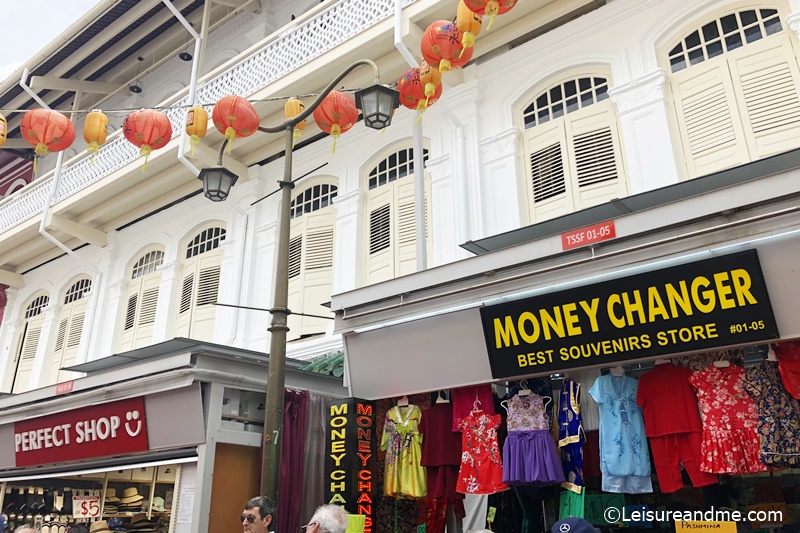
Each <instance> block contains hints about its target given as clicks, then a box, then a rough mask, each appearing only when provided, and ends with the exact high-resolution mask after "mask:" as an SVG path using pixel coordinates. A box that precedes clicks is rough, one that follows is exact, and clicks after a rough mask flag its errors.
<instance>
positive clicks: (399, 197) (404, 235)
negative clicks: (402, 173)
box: [393, 176, 417, 277]
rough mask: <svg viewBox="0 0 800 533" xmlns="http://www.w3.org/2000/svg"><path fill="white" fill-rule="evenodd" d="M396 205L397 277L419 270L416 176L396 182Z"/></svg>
mask: <svg viewBox="0 0 800 533" xmlns="http://www.w3.org/2000/svg"><path fill="white" fill-rule="evenodd" d="M393 186H394V187H396V189H397V192H396V199H395V205H396V206H397V207H396V212H397V219H396V224H395V225H394V226H395V228H397V230H396V232H395V233H394V235H393V237H395V242H397V249H396V251H395V256H396V259H395V277H399V276H405V275H406V274H413V273H414V272H416V271H417V239H416V236H417V221H416V216H415V213H416V210H415V209H414V176H409V177H408V179H404V180H402V181H400V182H397V183H396V184H393Z"/></svg>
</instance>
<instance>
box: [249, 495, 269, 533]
mask: <svg viewBox="0 0 800 533" xmlns="http://www.w3.org/2000/svg"><path fill="white" fill-rule="evenodd" d="M276 514H278V509H276V508H275V502H273V501H272V500H270V499H269V498H267V497H266V496H256V497H255V498H252V499H250V500H248V502H247V503H246V504H244V512H243V513H242V517H241V521H242V530H243V531H244V532H245V533H268V532H269V531H271V530H272V531H274V530H275V515H276Z"/></svg>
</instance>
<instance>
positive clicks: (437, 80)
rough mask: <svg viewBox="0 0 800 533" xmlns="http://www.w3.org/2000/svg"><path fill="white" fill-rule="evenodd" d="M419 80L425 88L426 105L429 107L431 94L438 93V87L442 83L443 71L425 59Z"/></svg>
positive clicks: (420, 68) (421, 66) (421, 65)
mask: <svg viewBox="0 0 800 533" xmlns="http://www.w3.org/2000/svg"><path fill="white" fill-rule="evenodd" d="M419 82H420V83H421V84H422V86H423V87H424V90H425V107H427V106H428V105H429V103H430V98H431V96H433V95H435V94H436V89H438V88H439V86H440V85H441V84H442V73H441V72H439V71H438V70H437V69H435V68H433V67H432V66H430V65H429V64H428V63H427V62H425V61H423V62H422V64H420V66H419Z"/></svg>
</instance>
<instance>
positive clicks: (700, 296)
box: [692, 276, 716, 313]
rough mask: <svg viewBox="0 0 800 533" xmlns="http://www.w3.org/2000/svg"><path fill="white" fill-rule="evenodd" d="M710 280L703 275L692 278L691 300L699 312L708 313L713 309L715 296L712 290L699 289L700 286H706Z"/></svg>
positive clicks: (709, 283)
mask: <svg viewBox="0 0 800 533" xmlns="http://www.w3.org/2000/svg"><path fill="white" fill-rule="evenodd" d="M709 285H711V282H710V281H709V280H708V278H707V277H705V276H697V277H696V278H694V279H693V280H692V301H693V302H694V306H695V307H697V310H698V311H700V312H701V313H710V312H711V311H713V310H714V304H715V303H716V297H715V296H714V291H712V290H705V291H700V287H708V286H709Z"/></svg>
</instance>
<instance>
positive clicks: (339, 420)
mask: <svg viewBox="0 0 800 533" xmlns="http://www.w3.org/2000/svg"><path fill="white" fill-rule="evenodd" d="M346 424H347V418H345V417H343V416H337V417H336V418H331V427H335V428H340V427H342V426H344V425H346Z"/></svg>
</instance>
